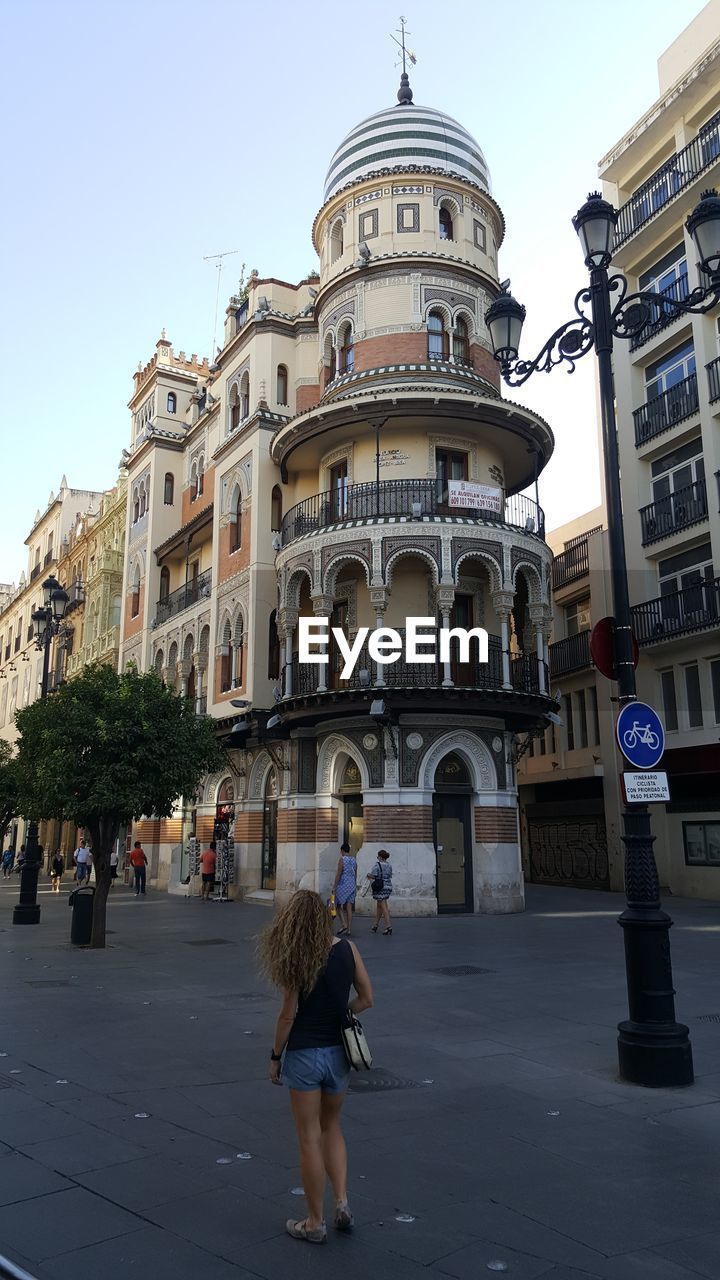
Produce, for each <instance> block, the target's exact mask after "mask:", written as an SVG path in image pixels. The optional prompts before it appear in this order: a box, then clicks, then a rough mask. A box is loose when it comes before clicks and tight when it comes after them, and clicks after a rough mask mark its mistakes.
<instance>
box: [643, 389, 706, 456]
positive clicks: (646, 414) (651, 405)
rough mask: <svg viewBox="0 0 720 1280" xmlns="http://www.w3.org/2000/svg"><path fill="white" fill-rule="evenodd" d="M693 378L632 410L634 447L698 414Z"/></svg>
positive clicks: (696, 391)
mask: <svg viewBox="0 0 720 1280" xmlns="http://www.w3.org/2000/svg"><path fill="white" fill-rule="evenodd" d="M698 407H699V405H698V385H697V374H696V373H691V374H689V375H688V377H687V378H683V380H682V382H676V383H675V386H673V387H668V389H667V391H663V393H662V395H659V396H653V398H652V400H648V401H647V404H642V405H640V408H639V409H634V410H633V422H634V423H635V447H636V448H638V447H639V446H640V445H641V444H647V442H648V440H654V439H655V436H661V435H662V434H663V432H665V431H669V430H670V428H671V427H674V426H675V424H676V423H677V422H682V421H683V420H684V419H685V418H690V417H692V415H693V414H694V413H697V411H698Z"/></svg>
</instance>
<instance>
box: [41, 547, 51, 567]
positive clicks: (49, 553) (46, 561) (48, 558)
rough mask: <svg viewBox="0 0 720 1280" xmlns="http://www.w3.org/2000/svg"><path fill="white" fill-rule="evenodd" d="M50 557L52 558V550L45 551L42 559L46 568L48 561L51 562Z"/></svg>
mask: <svg viewBox="0 0 720 1280" xmlns="http://www.w3.org/2000/svg"><path fill="white" fill-rule="evenodd" d="M52 558H53V553H52V551H48V552H46V554H45V559H44V560H43V566H44V567H45V568H46V569H47V566H48V565H49V564H50V562H51V560H52Z"/></svg>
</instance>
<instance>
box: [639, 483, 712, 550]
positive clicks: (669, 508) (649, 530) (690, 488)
mask: <svg viewBox="0 0 720 1280" xmlns="http://www.w3.org/2000/svg"><path fill="white" fill-rule="evenodd" d="M707 513H708V505H707V489H706V487H705V481H704V480H695V481H693V483H692V484H686V485H683V487H682V489H676V490H675V492H674V493H669V494H668V495H667V497H665V498H658V499H657V501H656V502H650V503H649V504H648V506H646V507H641V508H640V525H641V529H642V544H643V546H644V547H646V546H647V545H648V544H649V543H651V542H659V540H660V539H661V538H668V537H669V536H670V534H671V533H677V531H678V529H687V528H688V527H689V526H690V525H692V524H697V523H698V522H699V521H700V520H706V519H707Z"/></svg>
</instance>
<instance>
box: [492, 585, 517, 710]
mask: <svg viewBox="0 0 720 1280" xmlns="http://www.w3.org/2000/svg"><path fill="white" fill-rule="evenodd" d="M513 601H514V596H513V593H512V591H493V594H492V605H493V609H494V610H495V613H496V614H497V616H498V618H499V620H500V647H501V651H502V683H503V689H512V687H513V685H512V680H511V678H510V614H511V613H512V607H513Z"/></svg>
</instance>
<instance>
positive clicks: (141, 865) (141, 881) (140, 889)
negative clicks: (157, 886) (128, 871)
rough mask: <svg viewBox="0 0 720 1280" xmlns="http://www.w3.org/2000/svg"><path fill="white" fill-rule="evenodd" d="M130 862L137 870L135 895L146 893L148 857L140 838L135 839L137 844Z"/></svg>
mask: <svg viewBox="0 0 720 1280" xmlns="http://www.w3.org/2000/svg"><path fill="white" fill-rule="evenodd" d="M130 863H131V865H132V869H133V871H134V872H135V897H136V898H137V897H138V896H139V894H141V893H142V894H144V893H145V874H146V873H145V868H146V866H147V858H146V857H145V850H144V849H143V847H142V845H141V843H140V841H139V840H136V841H135V846H134V848H133V851H132V853H131V854H130Z"/></svg>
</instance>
